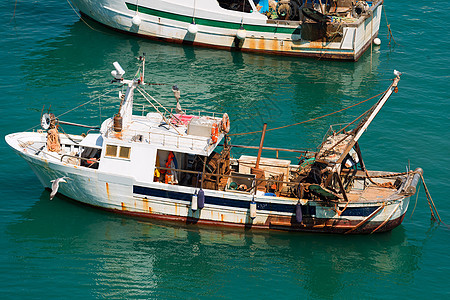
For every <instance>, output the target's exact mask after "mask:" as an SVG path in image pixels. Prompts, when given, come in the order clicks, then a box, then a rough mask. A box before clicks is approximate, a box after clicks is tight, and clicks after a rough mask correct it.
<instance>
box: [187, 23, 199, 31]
mask: <svg viewBox="0 0 450 300" xmlns="http://www.w3.org/2000/svg"><path fill="white" fill-rule="evenodd" d="M188 31H189V33H190V34H197V32H198V26H197V24H195V23H191V24H189V27H188Z"/></svg>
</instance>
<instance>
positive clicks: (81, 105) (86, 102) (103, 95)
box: [35, 88, 115, 127]
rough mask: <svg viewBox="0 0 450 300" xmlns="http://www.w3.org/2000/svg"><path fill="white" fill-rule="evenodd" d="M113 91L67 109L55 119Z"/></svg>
mask: <svg viewBox="0 0 450 300" xmlns="http://www.w3.org/2000/svg"><path fill="white" fill-rule="evenodd" d="M113 91H115V88H114V89H111V90H109V91H107V92H106V93H104V94H102V95H100V96H98V97H95V98H93V99H91V100H89V101H86V102H84V103H82V104H80V105H78V106H77V107H74V108H72V109H69V110H68V111H66V112H63V113H62V114H60V115H58V116H56V118H59V117H61V116H64V115H65V114H68V113H70V112H72V111H74V110H76V109H78V108H80V107H82V106H84V105H86V104H89V103H91V102H92V101H94V100H97V99H99V98H101V97H103V96H106V95H107V94H109V93H111V92H113ZM35 127H36V126H35Z"/></svg>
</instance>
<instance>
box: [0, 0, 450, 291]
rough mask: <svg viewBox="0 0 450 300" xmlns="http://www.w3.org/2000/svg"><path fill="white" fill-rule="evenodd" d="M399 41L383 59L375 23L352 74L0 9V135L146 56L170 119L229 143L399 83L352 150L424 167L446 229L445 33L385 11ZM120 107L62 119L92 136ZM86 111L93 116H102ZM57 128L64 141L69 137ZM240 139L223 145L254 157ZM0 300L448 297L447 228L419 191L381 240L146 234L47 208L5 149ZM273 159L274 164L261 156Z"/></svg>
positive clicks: (437, 13) (310, 141)
mask: <svg viewBox="0 0 450 300" xmlns="http://www.w3.org/2000/svg"><path fill="white" fill-rule="evenodd" d="M386 8H387V17H388V21H389V23H390V24H391V28H392V30H393V33H394V37H395V39H396V41H397V43H398V45H395V46H394V47H389V46H388V39H387V37H386V36H387V27H386V18H385V17H384V16H383V20H382V27H381V30H380V35H379V37H380V38H381V40H382V45H381V47H379V48H378V47H377V48H375V47H374V48H373V52H372V54H371V53H369V52H368V53H366V54H365V55H364V56H363V57H362V58H361V59H360V61H359V62H357V63H348V62H328V61H315V60H309V59H298V58H285V57H272V56H262V55H249V54H242V53H230V52H224V51H216V50H208V49H199V48H192V47H182V46H175V45H168V44H162V43H156V42H151V41H146V40H142V39H138V38H134V37H128V36H125V35H122V34H119V33H116V32H113V31H110V30H108V29H105V28H103V27H101V26H98V25H95V24H91V26H92V27H93V28H94V30H93V29H90V28H89V27H87V26H86V25H85V24H84V23H83V22H82V21H80V20H79V18H78V17H77V16H76V14H75V13H74V12H73V11H72V9H71V8H70V6H69V5H68V3H67V2H65V1H56V0H48V1H42V0H36V1H18V2H17V7H16V10H15V17H14V18H13V12H14V1H2V2H1V3H0V13H1V15H2V16H3V22H2V26H1V27H0V34H1V35H0V36H1V39H0V49H1V56H0V82H1V86H2V89H1V94H0V99H1V102H0V103H1V106H0V109H1V116H2V118H0V130H1V135H2V136H4V135H6V134H8V133H11V132H15V131H22V130H26V129H28V128H31V127H33V126H35V125H37V124H38V123H39V117H40V112H41V110H42V107H43V105H45V106H46V109H47V108H48V107H49V106H50V105H51V109H52V111H53V112H55V113H56V114H60V113H63V112H65V111H67V110H69V109H71V108H73V107H75V106H78V105H79V104H81V103H84V102H86V101H88V100H91V99H94V98H95V97H97V96H100V95H102V94H103V93H105V92H106V91H109V90H110V89H111V88H112V86H110V85H109V83H108V81H109V79H110V78H109V77H110V75H109V72H110V70H111V69H112V65H111V64H112V62H114V61H116V60H117V61H119V62H120V63H121V64H122V66H123V67H124V69H125V70H127V71H128V73H133V72H134V71H135V70H136V63H137V62H136V60H135V59H134V57H136V56H138V55H140V54H142V52H145V53H146V54H147V60H148V64H147V81H150V82H155V83H164V84H167V85H160V86H154V87H151V88H150V89H149V90H150V91H151V93H152V94H153V95H154V96H155V97H156V98H158V99H159V100H161V101H162V102H163V103H165V104H167V105H174V100H173V94H172V92H171V88H170V87H171V85H172V84H178V86H179V87H180V89H181V92H182V98H181V99H182V101H181V103H182V105H183V106H184V107H185V108H187V107H192V108H207V109H209V110H215V111H227V112H228V113H229V114H230V116H231V121H232V130H233V131H235V132H245V131H253V130H260V129H261V127H262V124H263V122H267V123H268V126H269V128H273V127H277V126H281V125H285V124H291V123H296V122H300V121H303V120H307V119H310V118H314V117H317V116H321V115H323V114H326V113H329V112H332V111H336V110H339V109H341V108H344V107H347V106H349V105H351V104H353V103H356V102H358V101H360V100H363V99H366V98H368V97H371V96H373V95H376V94H378V93H379V92H381V91H382V90H384V89H385V88H386V87H387V86H388V85H389V79H391V78H393V75H392V71H393V69H397V70H400V71H402V72H403V73H404V75H403V76H402V80H401V81H400V84H399V92H398V94H394V95H393V96H392V98H391V99H390V101H389V102H388V103H387V105H386V106H385V107H384V108H383V110H382V111H381V113H380V114H379V115H378V116H377V118H376V119H375V121H374V123H373V124H372V125H371V127H370V128H369V130H368V132H367V133H366V134H365V135H364V136H363V137H362V139H361V141H360V144H361V147H362V149H363V151H364V152H363V155H364V157H365V161H366V165H367V166H368V167H370V168H371V169H381V170H390V171H400V172H401V171H404V170H406V168H407V167H408V166H410V167H411V168H413V169H414V168H416V167H422V168H423V169H424V171H425V178H426V182H427V184H428V187H429V189H430V191H431V194H432V196H433V199H434V201H435V203H436V206H437V208H438V211H439V213H440V215H441V217H442V219H443V220H444V221H446V222H447V223H450V203H449V201H448V195H449V194H450V184H449V180H448V179H447V176H448V174H449V173H450V167H449V166H450V134H449V129H450V118H449V112H450V104H449V103H450V102H449V100H450V93H449V82H450V71H449V67H448V66H449V64H450V59H449V57H450V53H449V51H448V49H450V34H449V33H448V31H447V30H445V26H443V24H442V22H437V21H436V22H435V21H434V20H447V19H449V17H450V15H449V10H448V9H447V7H446V6H445V5H444V4H443V2H441V1H426V2H420V3H418V4H413V3H410V4H409V5H405V3H401V2H398V1H386ZM116 96H117V93H116V92H114V93H113V94H109V96H107V97H103V98H101V101H100V102H98V101H97V100H95V101H94V104H95V105H90V106H85V107H82V108H80V109H78V110H76V111H74V112H71V113H69V114H67V115H65V116H64V120H68V121H76V122H82V123H88V124H92V125H96V124H99V122H100V121H101V119H103V118H105V117H106V116H110V115H111V114H112V113H114V112H115V111H116V110H117V104H118V103H117V100H116ZM368 105H369V104H367V105H363V106H360V107H357V108H354V109H351V110H347V111H345V112H343V113H340V114H337V115H333V116H331V117H328V118H325V119H321V120H319V121H317V122H314V123H307V124H305V125H302V126H296V127H291V128H288V129H284V130H281V131H274V132H270V133H268V134H267V136H266V142H265V145H267V146H279V147H284V148H290V147H306V148H313V147H315V146H316V145H317V144H318V143H319V142H320V141H321V138H322V136H323V135H324V134H325V132H326V130H327V129H328V125H329V124H333V123H342V122H348V121H350V120H352V119H353V118H354V117H356V116H358V115H359V114H360V113H361V112H362V111H363V109H366V108H367V107H368ZM99 106H100V107H101V112H99ZM68 129H70V128H68ZM258 140H259V136H258V135H256V136H241V137H237V138H235V139H233V143H235V144H257V143H258ZM0 149H1V154H2V155H1V157H0V162H1V169H2V172H1V173H0V182H1V187H2V191H1V198H2V200H1V205H0V249H1V251H0V281H1V282H2V284H1V285H0V294H1V295H2V296H1V298H3V299H5V298H20V299H21V298H58V299H60V298H163V299H165V298H225V299H226V298H244V297H252V298H255V299H258V298H274V297H277V298H317V299H322V298H324V299H331V298H338V299H339V298H380V299H381V298H383V299H384V298H424V297H430V298H431V297H435V298H436V299H444V298H449V297H450V288H449V287H448V275H449V273H450V261H449V254H448V253H449V251H448V246H449V239H450V230H449V229H447V228H446V227H445V226H438V225H436V224H435V223H433V222H431V221H430V212H429V209H428V205H427V203H426V197H425V194H424V192H423V188H421V189H420V192H419V197H418V201H417V205H416V208H415V211H414V214H413V215H412V216H411V214H412V212H413V208H414V200H415V198H413V199H412V204H411V206H410V209H409V211H408V213H407V216H406V218H405V220H404V222H403V224H402V225H401V226H400V227H398V228H396V229H395V230H393V231H392V232H389V233H384V234H377V235H372V236H336V235H323V234H298V233H296V234H292V233H280V232H267V233H260V232H259V233H258V232H247V231H238V230H235V231H233V230H231V231H230V230H222V229H211V228H198V227H192V226H183V225H180V224H167V223H157V222H143V221H139V220H135V219H130V218H125V217H121V216H118V215H115V214H109V213H105V212H102V211H99V210H96V209H92V208H89V207H85V206H83V205H79V204H76V203H74V202H71V201H68V200H65V199H61V198H55V199H54V200H53V201H49V199H48V192H47V191H45V190H44V189H43V188H42V186H41V185H40V183H39V182H38V180H37V178H36V177H35V176H34V174H33V173H32V171H31V169H30V168H29V167H28V166H27V165H26V163H25V162H24V161H22V160H21V159H20V158H19V157H18V156H17V155H15V154H14V153H13V152H12V151H11V150H10V149H9V148H8V147H7V145H6V143H5V142H4V140H3V139H2V140H1V142H0ZM264 155H267V156H270V155H274V154H273V153H270V152H267V153H264Z"/></svg>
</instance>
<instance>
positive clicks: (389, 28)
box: [383, 5, 401, 46]
mask: <svg viewBox="0 0 450 300" xmlns="http://www.w3.org/2000/svg"><path fill="white" fill-rule="evenodd" d="M383 11H384V18H385V19H386V25H387V28H388V37H389V43H388V45H390V44H391V39H392V40H393V41H394V43H395V44H397V45H399V46H401V45H400V44H399V43H397V42H396V41H395V38H394V35H393V34H392V30H391V24H389V22H388V19H387V14H386V8H385V6H384V5H383Z"/></svg>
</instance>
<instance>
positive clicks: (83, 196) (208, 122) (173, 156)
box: [5, 57, 422, 233]
mask: <svg viewBox="0 0 450 300" xmlns="http://www.w3.org/2000/svg"><path fill="white" fill-rule="evenodd" d="M140 59H141V61H142V64H141V66H140V69H139V71H138V72H137V73H136V74H137V75H136V76H135V78H133V79H131V80H125V79H123V74H124V73H125V72H124V71H123V69H122V68H121V67H120V65H119V64H118V63H117V62H116V63H114V65H115V68H116V70H115V71H113V72H112V74H113V76H114V80H113V83H116V84H118V85H119V86H120V87H121V88H126V92H125V93H122V92H120V93H119V101H118V106H119V104H120V108H119V113H117V114H116V115H114V116H113V117H111V118H108V119H107V120H105V121H104V122H103V123H102V125H101V128H98V129H99V130H98V132H97V131H89V132H88V134H87V135H69V134H65V133H64V134H61V133H59V131H58V128H59V127H60V126H61V125H63V124H68V125H77V124H74V123H69V122H65V121H62V120H59V119H58V118H56V117H55V116H54V115H53V114H44V115H43V116H42V121H41V125H42V127H43V129H40V130H38V131H37V132H19V133H12V134H9V135H7V136H6V137H5V139H6V142H7V143H8V144H9V145H10V146H11V147H12V148H13V149H14V150H15V151H16V152H17V153H18V155H19V156H21V157H22V158H23V159H25V161H26V162H27V163H28V164H29V165H30V167H31V169H32V170H33V171H34V172H35V173H36V175H37V177H38V178H39V180H40V182H41V183H42V185H43V186H44V187H45V188H47V189H52V195H53V194H55V193H56V191H58V193H59V195H64V196H66V197H69V198H71V199H74V200H76V201H79V202H82V203H85V204H88V205H91V206H95V207H98V208H102V209H105V210H109V211H113V212H118V213H123V214H128V215H134V216H138V217H146V218H156V219H164V220H174V221H180V222H184V223H187V224H191V223H196V224H207V225H208V224H209V225H222V226H235V227H243V228H252V229H279V230H294V231H311V232H333V233H373V232H382V231H388V230H391V229H393V228H394V227H396V226H398V225H399V224H400V223H401V222H402V220H403V218H404V215H405V213H406V211H407V208H408V204H409V197H410V196H411V195H413V194H414V193H415V191H416V185H417V184H418V181H419V179H420V177H421V174H422V170H421V169H416V170H415V171H409V172H403V173H392V172H385V171H368V170H367V169H366V166H365V164H364V162H363V160H362V156H361V152H360V147H359V144H358V140H359V138H360V137H361V135H362V134H363V133H364V131H365V130H366V129H367V127H368V126H369V124H370V123H371V122H372V120H373V119H374V117H375V116H376V114H377V113H378V112H379V111H380V109H381V107H382V106H383V105H384V104H385V102H386V101H387V100H388V98H389V97H390V96H391V94H392V92H393V91H394V90H396V89H397V84H398V82H399V80H400V73H399V72H396V76H395V78H394V80H393V82H392V84H391V85H390V86H389V88H388V89H387V90H386V91H385V92H384V94H383V95H382V97H381V98H380V99H379V100H378V102H377V103H376V104H374V105H373V106H372V107H371V109H370V110H368V111H367V112H366V113H365V114H364V115H363V116H362V117H361V119H360V120H359V121H358V122H353V123H350V124H349V125H347V126H343V127H341V128H336V127H333V126H332V127H331V128H330V131H329V132H328V133H327V134H326V136H325V138H324V141H323V143H322V144H321V145H320V146H319V147H318V148H317V151H307V150H288V149H280V148H269V147H264V146H263V141H264V135H265V132H266V130H265V128H266V126H264V129H263V130H262V137H261V143H260V145H259V147H253V149H256V150H258V155H256V156H248V155H242V156H240V157H239V158H233V156H232V154H231V153H232V150H233V148H235V147H241V148H242V147H243V148H245V146H238V145H232V144H231V142H230V137H229V130H230V122H229V118H228V115H227V114H226V113H224V114H222V113H204V112H196V113H193V112H189V111H185V110H182V109H181V107H180V105H177V108H175V111H174V112H172V110H169V109H167V108H165V107H164V106H163V105H161V103H160V102H159V101H157V100H156V99H154V98H153V97H152V96H151V95H150V94H148V93H147V92H146V91H145V90H144V88H143V87H144V86H145V78H144V68H145V58H142V57H141V58H140ZM173 91H174V95H175V98H176V100H177V103H178V100H179V96H180V93H179V90H178V89H177V88H176V87H174V88H173ZM136 92H138V93H139V94H141V95H142V97H143V98H140V99H145V100H147V101H148V104H149V107H151V108H152V111H145V112H144V108H142V106H141V105H140V106H139V114H138V115H134V114H133V102H134V94H135V93H136ZM350 126H353V128H352V129H351V130H350V129H349V128H350ZM222 141H223V142H222ZM247 148H252V147H247ZM263 149H265V150H274V151H276V157H278V152H280V151H289V152H291V153H295V155H299V156H300V159H299V161H298V162H297V161H296V162H295V163H292V162H291V161H289V160H283V159H277V158H273V157H272V158H265V157H261V151H262V150H263ZM52 182H53V183H52ZM58 185H59V189H58Z"/></svg>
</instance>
